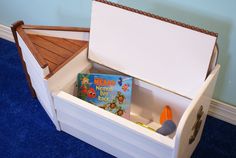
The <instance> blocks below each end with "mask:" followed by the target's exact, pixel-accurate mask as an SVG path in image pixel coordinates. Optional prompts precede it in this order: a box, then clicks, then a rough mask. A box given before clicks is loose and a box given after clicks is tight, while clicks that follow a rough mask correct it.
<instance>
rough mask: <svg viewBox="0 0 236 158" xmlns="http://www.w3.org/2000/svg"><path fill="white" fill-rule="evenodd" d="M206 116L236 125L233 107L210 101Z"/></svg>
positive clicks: (234, 108) (235, 109)
mask: <svg viewBox="0 0 236 158" xmlns="http://www.w3.org/2000/svg"><path fill="white" fill-rule="evenodd" d="M208 115H210V116H212V117H215V118H218V119H220V120H222V121H225V122H227V123H230V124H232V125H236V107H235V106H233V105H229V104H226V103H223V102H220V101H218V100H215V99H212V101H211V104H210V109H209V111H208Z"/></svg>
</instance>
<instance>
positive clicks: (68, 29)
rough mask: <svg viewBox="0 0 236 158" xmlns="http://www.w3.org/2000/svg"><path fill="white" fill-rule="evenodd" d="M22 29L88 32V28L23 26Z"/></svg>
mask: <svg viewBox="0 0 236 158" xmlns="http://www.w3.org/2000/svg"><path fill="white" fill-rule="evenodd" d="M22 28H23V29H34V30H53V31H76V32H90V29H89V28H82V27H68V26H42V25H23V26H22Z"/></svg>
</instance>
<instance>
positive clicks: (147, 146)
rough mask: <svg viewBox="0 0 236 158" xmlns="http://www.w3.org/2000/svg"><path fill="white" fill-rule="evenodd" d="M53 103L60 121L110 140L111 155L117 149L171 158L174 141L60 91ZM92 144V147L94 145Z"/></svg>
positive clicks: (91, 134)
mask: <svg viewBox="0 0 236 158" xmlns="http://www.w3.org/2000/svg"><path fill="white" fill-rule="evenodd" d="M54 103H55V105H56V109H57V114H58V119H59V122H62V123H63V124H66V125H68V126H71V127H73V128H74V132H76V131H79V132H83V133H86V134H88V135H89V137H95V138H96V139H98V140H103V141H107V142H105V143H104V145H106V144H111V145H112V146H113V147H115V149H114V150H115V151H114V152H112V154H113V153H116V150H122V151H124V152H125V153H126V154H128V155H133V156H135V157H143V156H145V155H146V156H148V157H160V158H161V157H163V158H164V157H170V156H171V154H172V151H173V148H172V145H173V140H172V139H170V138H168V137H164V136H162V135H159V134H157V133H155V132H152V131H150V130H148V129H145V128H143V127H141V126H139V125H136V124H134V123H132V122H130V121H128V120H126V119H124V118H122V117H119V116H117V115H114V114H112V113H110V112H108V111H105V110H103V109H100V108H98V107H96V106H93V105H91V104H90V103H87V102H85V101H83V100H80V99H78V98H76V97H74V96H71V95H69V94H67V93H64V92H59V93H58V94H57V95H56V96H55V97H54ZM81 126H82V128H81ZM62 129H63V128H62ZM94 130H96V132H94ZM78 138H80V136H78ZM89 143H91V144H93V142H89ZM101 147H102V146H101ZM108 152H109V151H108ZM115 156H119V155H115Z"/></svg>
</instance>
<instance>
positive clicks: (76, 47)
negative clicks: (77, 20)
mask: <svg viewBox="0 0 236 158" xmlns="http://www.w3.org/2000/svg"><path fill="white" fill-rule="evenodd" d="M28 36H29V38H30V40H31V42H32V43H33V44H34V46H35V48H36V49H37V50H38V52H39V53H40V54H41V56H42V57H43V58H44V60H45V61H46V62H47V63H48V65H49V70H50V73H51V74H53V73H55V72H56V71H57V70H58V69H59V68H60V67H62V66H63V65H65V64H66V63H67V62H68V60H70V59H72V58H73V56H75V55H76V54H78V53H80V52H81V51H82V50H83V49H84V48H85V47H86V46H87V44H88V42H87V41H80V40H72V39H65V38H58V37H51V36H43V35H33V34H28Z"/></svg>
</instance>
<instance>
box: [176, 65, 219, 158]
mask: <svg viewBox="0 0 236 158" xmlns="http://www.w3.org/2000/svg"><path fill="white" fill-rule="evenodd" d="M219 69H220V65H217V66H216V67H215V69H214V70H213V71H212V73H211V74H210V75H209V76H208V78H207V79H206V81H205V82H204V83H203V85H202V86H201V88H200V89H199V91H198V93H197V95H196V97H195V98H194V99H193V101H192V103H191V104H190V106H189V107H188V108H187V109H186V111H185V112H184V114H183V116H182V118H181V120H180V122H179V125H178V128H177V132H176V137H175V147H174V148H175V152H174V157H178V158H188V157H190V156H191V154H192V152H193V151H194V149H195V148H196V146H197V144H198V142H199V140H200V138H201V134H202V130H203V127H204V124H205V120H206V115H207V113H208V109H209V105H210V101H211V97H212V95H213V92H214V88H215V83H216V80H217V77H218V73H219ZM200 106H203V111H204V114H203V116H202V118H201V120H202V125H201V127H200V130H199V132H198V134H197V136H196V139H195V141H194V142H193V143H192V144H189V138H190V136H191V135H192V134H193V125H194V124H195V122H196V119H197V113H198V110H199V108H200Z"/></svg>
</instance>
